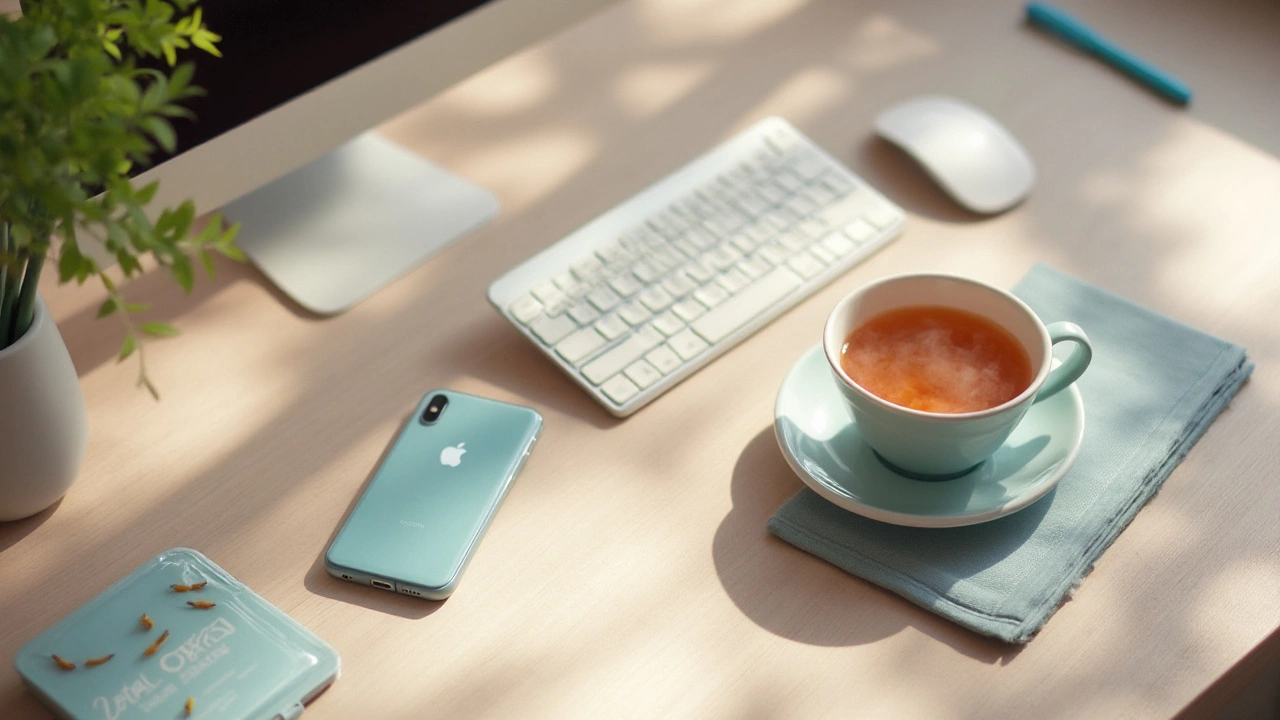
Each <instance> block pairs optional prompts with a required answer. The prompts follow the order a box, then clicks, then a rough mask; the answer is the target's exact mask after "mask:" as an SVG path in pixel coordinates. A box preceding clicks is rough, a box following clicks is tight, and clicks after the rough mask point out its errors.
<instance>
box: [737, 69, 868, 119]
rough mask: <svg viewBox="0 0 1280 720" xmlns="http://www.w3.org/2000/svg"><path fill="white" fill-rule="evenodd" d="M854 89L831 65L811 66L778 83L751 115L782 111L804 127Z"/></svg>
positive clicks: (847, 79)
mask: <svg viewBox="0 0 1280 720" xmlns="http://www.w3.org/2000/svg"><path fill="white" fill-rule="evenodd" d="M852 90H853V87H852V85H851V82H850V78H849V76H848V75H847V74H846V73H843V72H840V71H838V70H836V69H835V68H831V67H825V66H822V67H810V68H808V69H806V70H802V71H799V72H797V73H795V74H793V75H792V76H791V77H789V78H787V79H786V80H785V81H783V82H781V83H779V85H778V86H777V88H776V89H774V91H773V92H772V93H770V94H769V95H768V96H767V97H766V98H764V100H762V101H761V102H760V103H758V104H757V105H756V107H755V109H754V111H753V113H748V114H751V115H784V116H785V117H786V118H787V119H788V120H790V121H791V122H792V123H793V124H795V125H797V126H799V127H804V126H805V125H806V124H808V123H810V122H815V121H816V120H817V119H818V118H821V117H822V116H823V115H825V114H827V113H829V112H833V111H834V110H835V109H836V108H838V107H839V106H840V105H841V104H842V103H843V102H844V100H845V98H846V97H848V95H849V94H850V92H851V91H852Z"/></svg>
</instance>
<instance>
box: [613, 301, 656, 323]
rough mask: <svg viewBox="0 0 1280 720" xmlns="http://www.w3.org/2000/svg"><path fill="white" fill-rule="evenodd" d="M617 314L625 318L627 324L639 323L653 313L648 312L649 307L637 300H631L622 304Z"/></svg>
mask: <svg viewBox="0 0 1280 720" xmlns="http://www.w3.org/2000/svg"><path fill="white" fill-rule="evenodd" d="M618 316H619V317H621V318H622V319H623V320H626V321H627V323H628V324H631V325H639V324H640V323H643V322H645V321H647V320H648V319H649V318H651V317H653V313H651V312H649V309H648V308H646V307H645V306H643V305H641V304H640V303H639V302H632V303H627V304H626V305H624V306H623V307H622V309H621V310H619V311H618Z"/></svg>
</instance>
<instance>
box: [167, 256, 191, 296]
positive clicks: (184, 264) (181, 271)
mask: <svg viewBox="0 0 1280 720" xmlns="http://www.w3.org/2000/svg"><path fill="white" fill-rule="evenodd" d="M170 271H171V272H172V273H173V279H174V280H177V281H178V284H179V285H181V286H182V291H183V292H185V293H187V294H190V293H191V289H192V288H193V287H195V284H196V275H195V269H194V268H193V267H192V266H191V258H189V257H187V256H186V255H175V256H174V257H173V266H172V267H171V268H170Z"/></svg>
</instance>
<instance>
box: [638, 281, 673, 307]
mask: <svg viewBox="0 0 1280 720" xmlns="http://www.w3.org/2000/svg"><path fill="white" fill-rule="evenodd" d="M638 297H639V298H640V302H642V303H644V306H645V307H647V308H649V309H650V310H652V311H654V312H658V311H659V310H661V309H662V308H664V307H666V306H668V305H670V304H671V301H672V300H674V299H675V298H673V297H671V293H669V292H667V291H666V290H663V289H662V288H660V287H649V288H645V289H644V290H641V291H640V295H639V296H638Z"/></svg>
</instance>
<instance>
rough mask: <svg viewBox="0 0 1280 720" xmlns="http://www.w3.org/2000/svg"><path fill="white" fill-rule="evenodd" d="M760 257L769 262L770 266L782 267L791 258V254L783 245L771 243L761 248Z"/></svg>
mask: <svg viewBox="0 0 1280 720" xmlns="http://www.w3.org/2000/svg"><path fill="white" fill-rule="evenodd" d="M760 257H762V258H764V259H765V260H768V261H769V264H770V265H775V266H777V265H781V264H782V263H784V262H786V261H787V258H789V257H791V253H790V252H787V250H786V249H784V248H783V247H782V246H781V245H779V244H777V243H769V244H768V245H765V246H764V247H762V248H760Z"/></svg>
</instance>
